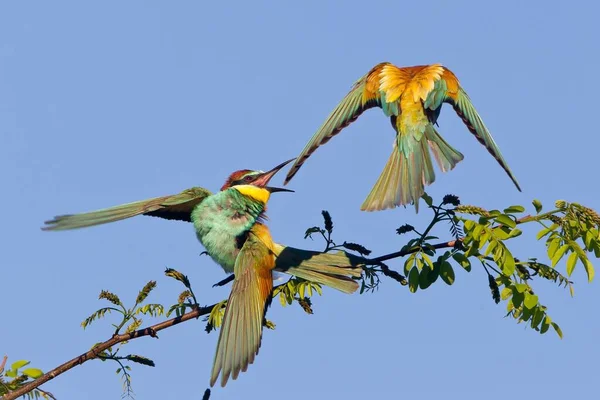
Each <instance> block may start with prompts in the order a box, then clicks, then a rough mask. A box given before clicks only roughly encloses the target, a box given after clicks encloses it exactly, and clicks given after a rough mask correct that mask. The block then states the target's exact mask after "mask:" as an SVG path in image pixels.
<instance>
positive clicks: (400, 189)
mask: <svg viewBox="0 0 600 400" xmlns="http://www.w3.org/2000/svg"><path fill="white" fill-rule="evenodd" d="M398 142H399V143H400V148H401V149H402V150H400V149H399V146H398V145H397V144H396V143H394V148H393V150H392V154H391V155H390V158H389V159H388V161H387V164H386V165H385V168H384V169H383V172H382V173H381V175H380V176H379V179H377V182H376V183H375V186H373V189H371V192H370V193H369V195H368V196H367V198H366V199H365V201H364V203H363V204H362V206H361V210H363V211H379V210H385V209H388V208H393V207H397V206H401V205H402V206H405V205H407V204H414V205H415V208H416V209H417V212H418V211H419V208H418V207H419V198H420V197H421V196H422V195H423V193H425V186H426V185H430V184H431V183H433V182H434V181H435V172H434V170H433V164H432V162H431V155H430V154H429V149H428V141H426V140H422V139H421V140H416V139H415V138H414V136H413V135H408V134H400V135H399V136H398Z"/></svg>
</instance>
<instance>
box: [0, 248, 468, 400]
mask: <svg viewBox="0 0 600 400" xmlns="http://www.w3.org/2000/svg"><path fill="white" fill-rule="evenodd" d="M456 244H457V242H456V241H455V240H452V241H450V242H442V243H437V244H435V245H433V247H434V248H436V249H443V248H449V247H455V246H456ZM417 250H418V249H416V248H411V249H409V250H405V251H402V250H401V251H397V252H394V253H389V254H385V255H383V256H379V257H376V258H372V259H365V260H367V263H368V264H369V265H371V264H370V263H373V264H378V263H382V262H383V261H387V260H391V259H393V258H398V257H404V256H406V255H408V254H411V253H414V252H416V251H417ZM386 275H387V274H386ZM232 276H233V275H232ZM232 280H233V278H232ZM220 283H221V282H220ZM216 305H217V304H213V305H211V306H206V307H199V308H197V309H195V310H193V311H190V312H188V313H185V314H183V315H182V316H180V317H175V318H172V319H169V320H167V321H163V322H160V323H158V324H156V325H152V326H149V327H147V328H142V329H139V330H137V331H134V332H131V333H122V334H120V335H114V336H113V337H112V338H110V339H109V340H107V341H105V342H103V343H100V344H98V345H97V346H95V347H94V348H92V349H91V350H89V351H87V352H85V353H83V354H81V355H79V356H77V357H75V358H73V359H71V360H69V361H67V362H65V363H63V364H61V365H59V366H58V367H56V368H54V369H53V370H52V371H49V372H46V373H45V374H44V375H42V376H41V377H39V378H38V379H36V380H34V381H31V382H29V383H27V384H25V385H23V386H22V387H20V388H19V389H17V390H14V391H12V392H10V393H8V394H6V395H4V396H3V397H2V398H1V399H0V400H14V399H16V398H18V397H20V396H23V395H24V394H26V393H29V392H31V391H32V390H34V389H37V388H39V387H40V386H41V385H43V384H44V383H46V382H48V381H50V380H52V379H54V378H56V377H57V376H59V375H61V374H63V373H65V372H67V371H68V370H70V369H71V368H74V367H76V366H78V365H81V364H83V363H84V362H86V361H89V360H93V359H95V358H98V355H99V354H101V353H102V352H103V351H105V350H107V349H109V348H110V347H112V346H114V345H116V344H119V343H121V342H125V341H128V340H133V339H137V338H141V337H144V336H150V337H154V338H158V336H157V335H156V333H157V332H159V331H162V330H163V329H167V328H170V327H172V326H175V325H178V324H180V323H182V322H185V321H188V320H190V319H194V318H199V317H201V316H203V315H208V314H210V312H211V311H212V310H213V308H214V307H215V306H216ZM209 393H210V392H209Z"/></svg>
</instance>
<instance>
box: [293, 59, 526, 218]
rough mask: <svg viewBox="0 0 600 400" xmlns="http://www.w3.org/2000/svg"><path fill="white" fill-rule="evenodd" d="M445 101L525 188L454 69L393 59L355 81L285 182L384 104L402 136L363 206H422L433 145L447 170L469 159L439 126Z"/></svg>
mask: <svg viewBox="0 0 600 400" xmlns="http://www.w3.org/2000/svg"><path fill="white" fill-rule="evenodd" d="M443 103H449V104H451V105H452V107H454V111H456V113H457V114H458V116H459V117H460V118H462V120H463V122H464V123H465V124H466V125H467V128H469V130H470V131H471V133H472V134H473V135H475V137H476V138H477V140H479V142H480V143H481V144H482V145H484V146H485V148H486V149H487V150H488V151H489V152H490V154H491V155H492V156H493V157H494V158H495V159H496V161H498V163H499V164H500V166H502V168H504V170H505V171H506V173H507V174H508V176H509V177H510V179H512V181H513V182H514V184H515V186H516V187H517V189H518V190H519V191H520V190H521V188H520V187H519V184H518V183H517V180H516V179H515V177H514V176H513V174H512V172H511V171H510V169H509V168H508V165H507V164H506V161H504V158H503V157H502V154H500V149H499V148H498V146H497V145H496V143H495V142H494V139H493V138H492V136H491V135H490V132H489V131H488V129H487V128H486V127H485V125H484V124H483V121H482V120H481V117H480V116H479V114H478V113H477V111H476V110H475V108H474V107H473V104H472V103H471V100H470V99H469V96H467V93H466V92H465V91H464V89H463V88H462V87H461V86H460V84H459V82H458V79H457V78H456V76H455V75H454V73H452V71H450V70H449V69H448V68H445V67H443V66H442V65H440V64H433V65H420V66H414V67H403V68H399V67H397V66H395V65H392V64H390V63H388V62H384V63H381V64H378V65H376V66H375V67H374V68H373V69H371V71H369V73H367V74H366V75H365V76H363V77H362V78H360V79H359V80H358V81H357V82H356V83H355V84H354V86H353V87H352V89H351V90H350V92H349V93H348V94H347V95H346V97H344V99H343V100H342V101H341V103H340V104H338V106H337V107H336V108H335V109H334V110H333V111H332V112H331V114H329V116H328V117H327V119H326V120H325V122H324V123H323V125H322V126H321V127H320V128H319V130H318V131H317V132H316V133H315V134H314V135H313V137H312V138H311V139H310V141H309V142H308V144H307V145H306V146H305V147H304V150H302V153H300V155H299V156H298V158H296V162H295V163H294V164H293V165H292V167H291V168H290V170H289V172H288V174H287V177H286V179H285V183H284V184H287V183H288V182H289V181H290V179H292V177H293V176H294V175H295V174H296V173H297V172H298V170H299V169H300V167H301V166H302V164H304V162H305V161H306V159H307V158H308V157H310V155H311V154H312V153H313V152H314V151H315V150H316V149H317V147H319V146H320V145H322V144H325V143H327V142H328V141H329V140H330V139H331V138H332V137H333V136H334V135H336V134H338V133H339V132H340V131H341V130H342V129H344V128H345V127H346V126H348V125H350V124H351V123H352V122H354V121H355V120H356V119H357V118H358V117H359V116H360V115H361V114H362V113H363V112H364V111H365V110H368V109H369V108H373V107H379V108H381V109H382V110H383V112H384V114H385V115H386V116H388V117H390V121H391V123H392V127H393V128H394V130H395V131H396V140H395V141H394V148H393V150H392V154H391V156H390V158H389V159H388V161H387V164H386V166H385V168H384V169H383V172H382V173H381V175H380V176H379V179H378V180H377V183H375V186H374V187H373V189H372V190H371V193H369V195H368V196H367V198H366V200H365V201H364V203H363V204H362V206H361V210H364V211H376V210H384V209H387V208H393V207H397V206H400V205H407V204H411V203H412V204H414V205H415V207H417V211H418V202H419V198H420V197H421V196H422V195H423V193H424V190H425V186H426V185H429V184H431V183H433V181H434V180H435V173H434V171H433V165H432V162H431V156H430V154H429V150H431V151H432V152H433V155H434V157H435V159H436V161H437V164H438V165H439V167H440V169H441V170H442V171H443V172H446V171H449V170H451V169H452V168H454V166H455V165H456V164H457V163H458V162H460V161H461V160H462V159H463V155H462V154H461V153H460V152H459V151H457V150H455V149H454V148H452V147H451V146H450V145H449V144H448V143H447V142H446V141H445V140H444V139H443V138H442V137H441V136H440V135H439V133H438V132H437V131H436V129H435V127H434V125H435V124H436V121H437V119H438V116H439V114H440V111H441V108H442V104H443Z"/></svg>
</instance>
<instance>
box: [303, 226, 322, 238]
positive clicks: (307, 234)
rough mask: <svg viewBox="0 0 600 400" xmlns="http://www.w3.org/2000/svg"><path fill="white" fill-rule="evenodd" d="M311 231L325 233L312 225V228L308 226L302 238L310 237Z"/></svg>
mask: <svg viewBox="0 0 600 400" xmlns="http://www.w3.org/2000/svg"><path fill="white" fill-rule="evenodd" d="M313 233H325V231H324V230H323V229H321V228H319V227H318V226H313V227H312V228H308V229H307V230H306V232H304V239H307V238H312V235H313Z"/></svg>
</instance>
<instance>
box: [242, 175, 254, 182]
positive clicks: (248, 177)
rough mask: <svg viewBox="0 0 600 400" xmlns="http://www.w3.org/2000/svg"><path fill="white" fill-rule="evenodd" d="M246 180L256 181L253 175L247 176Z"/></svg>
mask: <svg viewBox="0 0 600 400" xmlns="http://www.w3.org/2000/svg"><path fill="white" fill-rule="evenodd" d="M244 180H245V181H246V182H252V181H253V180H254V177H253V176H252V175H248V176H245V177H244Z"/></svg>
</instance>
